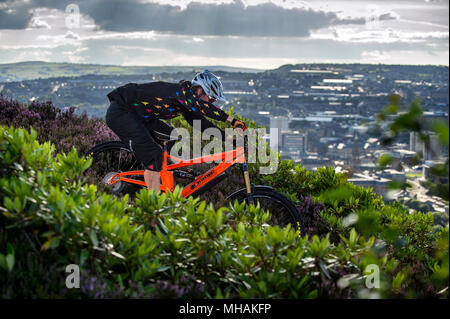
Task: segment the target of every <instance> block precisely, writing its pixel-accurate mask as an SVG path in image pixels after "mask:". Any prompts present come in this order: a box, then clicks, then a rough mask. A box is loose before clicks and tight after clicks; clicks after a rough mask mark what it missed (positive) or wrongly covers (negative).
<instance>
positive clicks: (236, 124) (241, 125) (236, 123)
mask: <svg viewBox="0 0 450 319" xmlns="http://www.w3.org/2000/svg"><path fill="white" fill-rule="evenodd" d="M231 125H233V128H238V127H239V128H241V129H242V130H243V131H245V130H246V129H247V126H246V125H245V123H244V122H242V121H239V120H236V119H233V120H232V121H231Z"/></svg>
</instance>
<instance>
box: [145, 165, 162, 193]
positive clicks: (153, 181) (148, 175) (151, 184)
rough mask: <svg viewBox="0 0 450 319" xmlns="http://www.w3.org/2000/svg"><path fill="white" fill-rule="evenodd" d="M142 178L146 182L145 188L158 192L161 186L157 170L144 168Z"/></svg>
mask: <svg viewBox="0 0 450 319" xmlns="http://www.w3.org/2000/svg"><path fill="white" fill-rule="evenodd" d="M144 180H145V184H147V189H148V190H151V189H153V190H154V191H155V192H158V191H159V189H160V186H161V182H160V176H159V172H155V171H151V170H148V169H146V170H144Z"/></svg>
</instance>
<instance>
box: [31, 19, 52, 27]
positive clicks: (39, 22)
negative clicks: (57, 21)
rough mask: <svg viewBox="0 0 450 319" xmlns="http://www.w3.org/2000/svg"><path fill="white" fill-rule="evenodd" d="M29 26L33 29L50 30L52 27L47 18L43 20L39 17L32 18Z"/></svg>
mask: <svg viewBox="0 0 450 319" xmlns="http://www.w3.org/2000/svg"><path fill="white" fill-rule="evenodd" d="M29 27H30V28H31V29H48V30H50V29H51V27H50V25H49V24H48V23H47V21H45V20H41V19H39V18H36V17H34V18H32V19H31V22H30V25H29Z"/></svg>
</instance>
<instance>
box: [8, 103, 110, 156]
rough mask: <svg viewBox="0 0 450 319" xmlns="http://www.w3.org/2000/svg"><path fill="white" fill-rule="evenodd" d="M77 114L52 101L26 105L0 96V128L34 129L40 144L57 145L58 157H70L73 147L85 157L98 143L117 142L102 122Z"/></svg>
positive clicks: (70, 108) (73, 109)
mask: <svg viewBox="0 0 450 319" xmlns="http://www.w3.org/2000/svg"><path fill="white" fill-rule="evenodd" d="M74 112H75V108H74V107H69V108H67V109H66V110H64V111H63V110H61V109H59V108H57V107H56V106H54V105H53V104H52V102H51V101H47V102H38V101H33V102H31V103H30V104H28V105H26V104H21V103H19V102H17V101H13V100H7V99H6V98H4V97H3V96H0V124H2V125H12V126H14V127H17V128H19V127H22V128H26V129H29V128H30V127H33V128H34V129H35V130H36V132H37V138H38V141H39V142H41V143H44V142H47V141H50V142H52V143H53V144H54V145H55V154H56V153H60V152H66V153H67V152H69V151H70V150H71V149H72V147H75V148H76V149H77V150H78V151H79V152H80V154H84V152H86V151H87V150H88V149H89V148H91V147H92V146H93V145H95V144H97V143H100V142H104V141H109V140H117V139H118V138H117V137H116V135H115V134H114V133H113V132H112V131H111V130H110V129H109V128H108V127H107V126H106V124H105V123H104V121H103V120H101V119H96V118H89V117H88V116H87V114H86V113H83V114H82V115H76V114H75V113H74Z"/></svg>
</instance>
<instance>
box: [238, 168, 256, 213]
mask: <svg viewBox="0 0 450 319" xmlns="http://www.w3.org/2000/svg"><path fill="white" fill-rule="evenodd" d="M241 169H242V173H243V174H244V182H245V189H246V191H247V202H248V204H250V205H254V203H253V188H254V185H253V184H250V175H249V174H248V165H247V163H242V164H241Z"/></svg>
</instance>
